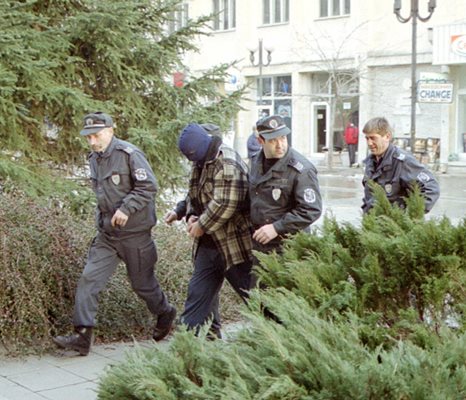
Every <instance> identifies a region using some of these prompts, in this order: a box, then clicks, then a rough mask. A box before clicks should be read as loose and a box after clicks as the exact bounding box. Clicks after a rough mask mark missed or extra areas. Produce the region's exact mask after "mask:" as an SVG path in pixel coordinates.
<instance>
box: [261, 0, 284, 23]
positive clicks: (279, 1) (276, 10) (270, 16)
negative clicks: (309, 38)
mask: <svg viewBox="0 0 466 400" xmlns="http://www.w3.org/2000/svg"><path fill="white" fill-rule="evenodd" d="M262 5H263V7H262V11H263V17H262V22H263V24H264V25H270V24H279V23H281V22H288V21H289V20H290V0H262Z"/></svg>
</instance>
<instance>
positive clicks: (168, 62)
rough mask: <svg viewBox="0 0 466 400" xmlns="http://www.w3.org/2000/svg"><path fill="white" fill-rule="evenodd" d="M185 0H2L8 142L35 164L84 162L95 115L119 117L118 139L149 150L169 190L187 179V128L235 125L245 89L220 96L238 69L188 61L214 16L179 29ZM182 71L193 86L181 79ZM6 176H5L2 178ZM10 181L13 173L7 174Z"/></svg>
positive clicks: (0, 71)
mask: <svg viewBox="0 0 466 400" xmlns="http://www.w3.org/2000/svg"><path fill="white" fill-rule="evenodd" d="M180 3H181V0H167V1H152V0H133V1H115V0H102V1H98V2H96V1H92V0H79V1H78V0H72V1H54V2H49V1H44V0H30V1H20V0H11V1H3V2H0V29H1V31H2V38H1V39H0V144H1V145H2V148H3V149H9V150H13V151H17V150H20V151H22V152H23V153H24V154H25V156H26V157H27V158H28V159H30V160H53V161H55V162H60V163H62V162H65V163H69V164H81V163H82V160H83V157H82V156H83V154H85V153H86V152H87V145H86V143H85V141H84V140H82V138H80V137H79V134H78V132H79V130H80V127H81V124H82V117H83V115H84V114H86V113H87V112H89V111H95V110H101V111H106V112H108V113H110V114H112V115H113V116H114V117H115V118H114V119H115V122H116V125H117V129H116V134H117V135H118V136H119V137H121V138H122V139H128V140H130V141H132V142H133V143H134V144H135V145H137V146H140V147H141V148H142V150H143V151H145V153H146V154H147V156H148V158H149V161H150V163H151V165H152V166H153V168H154V170H155V172H156V175H157V177H158V179H159V182H160V183H161V186H162V187H168V186H170V185H173V184H174V183H175V182H176V178H177V177H179V176H180V175H181V174H182V170H181V166H180V163H179V157H180V156H179V152H178V151H177V148H176V146H175V144H176V140H177V137H178V134H179V131H180V128H181V127H182V126H183V125H184V124H186V123H187V122H192V121H199V122H207V121H209V122H214V123H217V124H218V125H220V126H222V127H223V128H226V125H228V124H229V121H230V119H231V118H232V117H233V116H234V115H236V113H237V111H238V110H239V105H238V104H239V98H240V97H241V95H242V93H241V92H236V93H233V94H232V95H225V94H222V92H221V91H220V90H219V86H222V85H223V83H224V81H225V80H226V70H227V68H228V67H229V65H228V64H224V65H219V66H216V67H214V68H212V69H211V70H209V71H205V72H204V73H203V74H198V75H197V74H194V73H193V72H192V71H190V70H189V67H188V66H186V65H184V63H183V56H184V55H185V53H186V52H188V51H196V50H197V48H196V45H195V44H194V43H195V39H196V38H197V37H198V36H199V35H201V36H202V35H206V34H207V32H208V22H209V21H210V16H203V17H200V18H198V19H195V20H194V19H190V20H189V21H188V23H187V25H186V26H185V27H183V28H181V29H179V30H177V31H175V32H172V33H169V32H168V30H167V29H166V28H167V23H168V22H169V21H170V20H171V19H172V18H173V15H175V14H176V13H175V11H176V10H178V8H179V6H180ZM178 71H182V72H183V73H184V75H185V83H184V85H183V87H175V86H174V85H173V83H172V75H173V73H175V72H178ZM0 176H1V175H0ZM3 177H5V175H3Z"/></svg>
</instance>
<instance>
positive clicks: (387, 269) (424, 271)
mask: <svg viewBox="0 0 466 400" xmlns="http://www.w3.org/2000/svg"><path fill="white" fill-rule="evenodd" d="M374 190H375V192H376V197H377V199H378V201H377V206H376V207H375V209H374V210H373V211H372V212H371V213H370V214H369V215H367V216H365V217H364V219H363V223H362V225H361V227H355V226H352V225H349V224H342V225H339V224H338V223H337V222H336V221H335V220H333V219H328V220H327V221H326V222H325V226H324V228H323V230H322V231H321V232H317V231H316V232H314V233H313V234H311V235H309V234H305V233H301V234H298V235H296V236H294V237H292V238H290V239H289V240H288V241H287V244H286V247H285V250H284V252H283V254H281V255H277V254H270V255H260V254H259V257H260V259H261V266H260V269H258V273H259V274H260V278H261V280H262V282H263V283H265V284H266V287H267V289H265V290H260V291H254V292H253V293H252V297H251V301H250V303H249V307H248V308H247V309H246V308H245V310H244V313H245V316H246V317H247V319H248V323H247V324H246V325H245V327H244V329H242V330H241V331H240V332H239V333H238V334H237V336H236V337H235V338H234V339H232V340H231V341H230V342H228V343H225V342H221V341H217V342H208V341H205V340H204V339H203V338H196V337H194V336H193V335H192V334H191V333H189V332H178V333H177V334H176V335H175V337H174V339H173V340H172V342H171V343H170V347H169V349H168V350H167V351H161V350H158V349H157V348H154V349H144V350H142V349H141V350H139V351H137V352H135V353H132V354H129V355H128V358H127V359H126V360H125V362H123V363H122V364H120V365H116V366H114V367H112V368H111V369H110V370H108V372H107V374H106V376H105V377H103V379H102V380H101V382H100V386H99V399H104V400H106V399H116V400H118V399H128V398H132V399H186V398H189V399H222V400H224V399H251V400H252V399H270V400H271V399H277V400H278V399H280V400H291V399H293V400H294V399H308V400H310V399H423V400H424V399H427V400H430V399H431V400H434V399H435V400H437V399H454V400H460V399H464V398H465V397H466V368H465V365H466V333H465V331H464V315H465V301H466V296H465V292H464V290H465V289H464V288H465V283H466V253H465V251H464V250H465V243H466V221H463V222H462V223H461V224H459V225H458V226H453V225H452V224H451V223H450V222H449V221H448V220H447V219H446V218H443V219H440V220H425V219H424V217H423V203H422V201H420V194H419V192H418V191H416V192H415V193H414V194H413V195H412V196H411V198H410V199H409V200H408V202H407V204H408V205H407V209H406V210H400V209H398V208H396V207H395V208H392V206H390V204H389V203H388V201H386V199H385V195H384V193H383V191H380V190H378V189H377V188H376V187H375V188H374ZM264 306H266V307H267V308H268V309H269V310H270V311H271V312H272V313H273V314H274V315H275V316H276V317H277V318H275V319H267V318H265V317H264V315H263V313H262V311H261V310H263V307H264ZM276 320H277V321H279V322H276Z"/></svg>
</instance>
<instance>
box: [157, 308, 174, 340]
mask: <svg viewBox="0 0 466 400" xmlns="http://www.w3.org/2000/svg"><path fill="white" fill-rule="evenodd" d="M175 317H176V308H175V307H173V306H170V309H169V310H168V311H167V312H166V313H163V314H160V315H159V316H158V319H157V325H155V328H154V334H153V335H152V338H153V339H154V340H155V341H156V342H158V341H159V340H162V339H163V338H164V337H165V336H167V335H168V334H169V333H170V330H171V329H172V326H173V321H174V320H175Z"/></svg>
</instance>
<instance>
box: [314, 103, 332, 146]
mask: <svg viewBox="0 0 466 400" xmlns="http://www.w3.org/2000/svg"><path fill="white" fill-rule="evenodd" d="M311 107H312V113H311V115H312V121H313V123H312V127H311V143H312V149H311V151H312V152H314V153H322V152H323V149H324V148H325V147H326V146H327V132H328V118H327V116H328V104H327V103H323V102H322V103H312V105H311Z"/></svg>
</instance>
